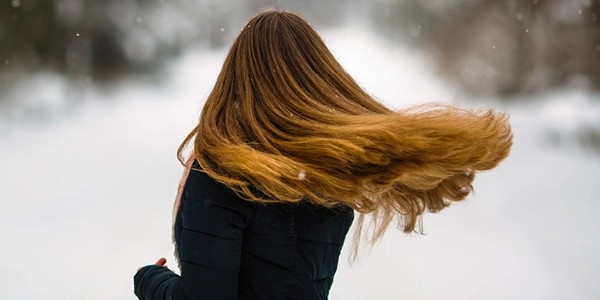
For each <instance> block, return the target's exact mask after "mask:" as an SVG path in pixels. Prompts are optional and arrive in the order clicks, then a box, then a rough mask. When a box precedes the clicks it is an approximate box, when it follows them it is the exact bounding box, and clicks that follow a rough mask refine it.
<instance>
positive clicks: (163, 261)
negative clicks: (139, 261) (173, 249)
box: [137, 257, 167, 271]
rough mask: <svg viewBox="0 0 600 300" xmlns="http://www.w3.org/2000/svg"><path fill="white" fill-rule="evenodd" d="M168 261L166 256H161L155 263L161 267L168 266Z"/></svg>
mask: <svg viewBox="0 0 600 300" xmlns="http://www.w3.org/2000/svg"><path fill="white" fill-rule="evenodd" d="M166 263H167V259H166V258H164V257H161V258H159V259H158V260H157V261H156V262H155V263H154V264H155V265H157V266H159V267H167V266H166V265H165V264H166ZM141 268H143V267H139V268H138V269H137V270H138V271H139V270H140V269H141Z"/></svg>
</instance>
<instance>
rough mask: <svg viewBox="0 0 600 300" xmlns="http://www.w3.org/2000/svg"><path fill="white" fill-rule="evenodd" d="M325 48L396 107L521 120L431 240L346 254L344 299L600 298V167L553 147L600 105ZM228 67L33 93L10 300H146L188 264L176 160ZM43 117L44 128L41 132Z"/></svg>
mask: <svg viewBox="0 0 600 300" xmlns="http://www.w3.org/2000/svg"><path fill="white" fill-rule="evenodd" d="M323 35H324V37H325V40H326V42H328V44H329V45H330V47H331V49H332V50H333V51H334V53H335V55H336V56H337V57H338V59H339V60H340V61H341V63H342V64H343V65H344V66H345V67H346V68H347V71H348V72H349V73H350V74H352V75H354V76H355V78H356V79H357V81H359V82H360V83H361V84H362V85H363V86H364V87H365V88H366V89H367V90H368V91H369V92H370V93H371V94H373V95H375V96H377V97H378V98H380V99H381V100H382V101H383V102H385V103H387V104H389V105H391V106H393V107H401V106H405V105H408V104H414V103H423V102H430V101H446V102H452V103H459V104H462V105H466V106H470V107H487V106H491V107H495V108H497V109H498V110H501V111H507V112H509V113H510V114H511V116H512V117H511V120H512V125H513V129H514V135H515V136H514V148H513V151H512V154H511V156H510V157H509V158H508V159H507V160H506V161H505V162H503V163H502V164H501V165H500V167H498V168H497V169H495V170H493V171H490V172H487V173H482V174H480V175H479V177H478V178H477V180H476V182H475V189H476V192H475V194H474V195H472V196H471V197H470V198H469V199H468V200H467V201H465V202H463V203H460V204H457V205H454V206H453V207H451V208H449V209H447V210H445V211H443V212H442V213H440V214H436V215H427V216H426V217H425V220H424V225H425V231H426V234H425V235H411V236H407V235H404V234H402V233H401V232H400V231H397V230H393V229H392V230H390V231H389V232H388V234H387V235H386V236H385V238H384V239H383V240H382V241H381V242H380V243H379V244H378V245H376V246H375V248H373V250H372V251H371V252H370V254H369V252H368V251H362V252H361V256H360V260H359V262H357V263H355V264H353V265H350V264H348V262H347V257H348V250H349V248H350V247H346V248H345V250H344V254H343V255H344V256H343V257H342V258H341V262H340V266H339V270H338V273H337V276H336V279H335V282H334V285H333V288H332V290H331V297H330V298H331V299H333V300H336V299H340V300H341V299H344V300H346V299H378V300H385V299H528V300H529V299H561V300H562V299H598V298H600V287H599V286H598V285H597V282H598V279H600V255H599V254H598V253H600V235H599V234H598V233H597V230H598V228H600V218H597V217H595V216H594V215H595V213H596V212H597V211H600V201H598V200H600V197H599V195H600V179H599V178H600V158H599V157H598V156H595V155H593V154H590V153H589V152H587V151H585V150H582V149H579V148H578V147H570V146H559V147H556V146H555V145H554V144H552V143H550V142H549V140H548V138H547V133H548V132H558V133H562V134H569V133H570V132H572V131H573V130H575V129H577V128H578V127H579V126H583V125H586V124H588V123H590V122H591V123H594V122H595V121H596V120H599V119H600V106H599V105H598V103H600V99H598V98H599V97H600V95H598V94H591V93H589V92H583V91H577V90H561V91H553V92H549V93H547V94H545V95H538V96H536V97H538V98H540V99H536V101H528V103H529V104H526V105H506V104H501V103H499V102H495V101H493V99H488V100H487V101H484V102H474V101H470V99H465V97H464V96H462V94H461V92H460V90H458V89H457V88H454V87H451V86H449V85H446V84H444V83H443V82H442V81H441V80H440V79H439V78H437V76H436V75H435V73H434V72H433V71H432V70H431V69H432V68H431V66H430V65H428V62H427V60H426V59H425V58H424V57H423V56H421V55H420V54H419V53H417V52H414V51H409V50H407V49H403V48H399V47H397V46H393V45H389V44H386V43H383V42H381V41H378V40H376V39H374V38H373V37H372V35H370V34H369V32H365V31H362V30H354V29H348V28H346V29H344V30H335V31H327V32H324V33H323ZM224 55H225V50H223V51H218V52H199V51H190V53H189V54H187V55H185V56H183V57H182V58H181V59H179V60H178V62H177V63H176V64H175V65H174V66H173V68H172V69H171V70H170V71H169V72H168V74H167V76H165V80H164V81H163V82H162V83H161V84H145V83H140V82H126V84H121V85H120V86H119V87H116V88H114V89H112V90H108V91H106V90H101V89H89V90H86V91H84V92H80V93H76V94H75V95H72V94H69V88H68V87H67V83H66V82H65V81H64V80H62V79H61V78H60V77H56V76H51V75H40V76H38V77H37V78H34V79H31V80H29V81H25V83H24V84H22V86H21V87H20V88H19V89H18V90H17V91H16V92H15V93H14V94H13V96H12V97H16V98H18V99H19V100H20V101H21V102H22V104H20V105H19V106H13V107H12V108H11V111H10V112H4V113H3V114H2V113H0V166H1V168H0V176H1V179H0V240H1V241H2V247H0V257H1V260H0V269H1V270H2V271H0V299H11V300H21V299H28V300H29V299H41V300H50V299H61V300H63V299H89V300H95V299H98V300H100V299H102V300H104V299H134V298H135V297H134V296H133V293H132V276H133V274H134V273H135V270H136V268H137V267H139V266H141V265H145V264H149V263H152V262H154V261H155V260H156V259H157V258H158V257H160V256H166V257H167V258H168V261H169V262H170V264H169V263H168V264H169V265H170V266H174V264H173V257H172V255H171V253H172V245H171V242H170V224H171V206H172V200H173V199H174V196H175V190H176V185H177V182H178V179H179V178H178V177H179V175H180V172H181V167H180V166H179V164H178V162H177V161H176V159H175V151H176V149H177V146H178V145H179V142H180V141H181V140H182V139H183V137H184V136H185V135H186V134H187V132H188V131H189V130H190V129H191V128H192V127H193V125H194V123H195V122H196V118H197V115H198V113H199V110H200V108H201V105H202V101H203V100H204V98H205V97H206V95H207V94H208V92H209V91H210V89H211V87H212V84H213V82H214V80H215V78H216V75H217V73H218V71H219V68H220V64H221V63H222V60H223V58H224ZM74 97H80V98H82V99H77V100H76V101H73V103H77V104H79V105H78V106H77V107H76V108H68V107H72V104H69V103H67V102H68V101H69V100H68V99H72V98H74ZM41 105H43V106H44V109H43V113H39V114H40V115H41V117H43V118H44V121H36V120H32V119H30V118H31V116H32V115H34V116H35V115H36V114H38V113H37V110H36V109H35V108H36V107H39V106H41ZM2 118H4V119H2ZM596 124H597V121H596ZM347 246H350V243H347Z"/></svg>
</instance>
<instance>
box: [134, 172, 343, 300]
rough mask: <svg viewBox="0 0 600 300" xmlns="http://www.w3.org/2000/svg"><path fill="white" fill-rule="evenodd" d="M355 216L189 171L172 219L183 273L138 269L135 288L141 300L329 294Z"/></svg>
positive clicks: (306, 298) (279, 299)
mask: <svg viewBox="0 0 600 300" xmlns="http://www.w3.org/2000/svg"><path fill="white" fill-rule="evenodd" d="M193 167H194V168H199V165H198V163H197V162H195V163H194V165H193ZM353 217H354V214H353V211H352V209H351V208H349V207H346V206H341V207H337V208H334V209H326V208H324V207H321V206H317V205H314V204H310V203H308V202H301V203H300V204H259V203H252V202H248V201H244V200H242V199H240V198H239V197H237V196H236V195H235V193H233V192H232V191H231V190H230V189H228V188H227V187H226V186H225V185H223V184H221V183H219V182H217V181H215V180H214V179H212V178H211V177H209V176H208V175H206V173H203V172H198V171H194V170H192V171H191V172H190V175H189V177H188V179H187V182H186V183H185V187H184V191H183V196H182V203H181V207H180V209H179V212H178V213H177V218H176V222H175V242H176V245H177V252H178V255H179V257H180V260H181V276H179V275H177V274H175V273H173V272H172V271H170V270H169V269H167V268H165V267H161V266H155V265H150V266H146V267H143V268H142V269H140V270H139V271H138V272H137V274H136V275H135V276H134V292H135V294H136V296H137V297H138V298H139V299H142V300H146V299H147V300H154V299H173V300H179V299H190V300H196V299H198V300H200V299H202V300H217V299H218V300H234V299H244V300H245V299H261V300H270V299H273V300H283V299H290V300H291V299H298V300H313V299H314V300H320V299H327V295H328V293H329V289H330V287H331V284H332V282H333V276H334V274H335V271H336V269H337V264H338V258H339V255H340V250H341V248H342V244H343V242H344V239H345V236H346V233H347V232H348V229H349V227H350V225H351V223H352V220H353Z"/></svg>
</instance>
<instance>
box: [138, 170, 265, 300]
mask: <svg viewBox="0 0 600 300" xmlns="http://www.w3.org/2000/svg"><path fill="white" fill-rule="evenodd" d="M196 167H197V165H196ZM180 209H181V224H182V231H181V236H180V238H179V239H178V248H179V254H180V260H181V276H179V275H177V274H175V273H173V272H172V271H170V270H169V269H167V268H165V267H161V266H155V265H150V266H146V267H143V268H142V269H140V270H139V271H138V272H137V273H136V275H135V276H134V292H135V294H136V296H137V297H138V298H139V299H142V300H155V299H156V300H162V299H172V300H180V299H186V300H196V299H202V300H211V299H219V300H228V299H232V300H233V299H237V298H238V279H239V270H240V255H241V247H242V239H243V231H244V229H245V228H246V227H247V226H248V224H249V223H250V222H251V221H252V219H253V218H254V214H255V209H254V206H253V205H252V204H251V203H250V202H247V201H244V200H242V199H240V198H238V197H237V196H236V195H235V194H234V193H233V192H232V191H231V190H229V189H228V188H227V187H225V186H224V185H222V184H220V183H218V182H217V181H215V180H213V179H212V178H210V177H209V176H208V175H206V174H205V173H202V172H198V171H194V170H192V171H191V172H190V175H189V177H188V179H187V182H186V186H185V189H184V199H183V201H182V205H181V208H180Z"/></svg>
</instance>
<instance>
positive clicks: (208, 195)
mask: <svg viewBox="0 0 600 300" xmlns="http://www.w3.org/2000/svg"><path fill="white" fill-rule="evenodd" d="M185 184H186V187H185V201H186V202H188V203H187V204H188V205H203V206H216V207H220V208H224V209H229V210H233V211H236V212H238V213H241V214H243V215H244V216H245V217H250V216H252V215H254V213H255V210H256V208H255V207H254V204H253V203H250V202H249V201H245V200H244V199H242V198H240V197H239V196H238V195H237V194H236V193H235V192H234V191H233V190H231V189H230V188H229V187H227V186H226V185H225V184H223V183H221V182H219V181H218V180H216V179H214V178H212V177H211V176H209V174H207V173H206V172H205V171H204V169H203V168H202V166H201V165H200V164H199V163H198V162H197V161H194V163H193V164H192V168H191V170H190V174H189V176H188V179H187V182H186V183H185Z"/></svg>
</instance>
